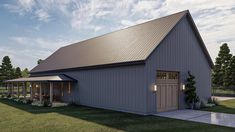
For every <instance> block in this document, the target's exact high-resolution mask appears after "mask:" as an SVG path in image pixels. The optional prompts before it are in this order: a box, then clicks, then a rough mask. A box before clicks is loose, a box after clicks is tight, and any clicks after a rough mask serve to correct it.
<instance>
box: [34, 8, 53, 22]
mask: <svg viewBox="0 0 235 132" xmlns="http://www.w3.org/2000/svg"><path fill="white" fill-rule="evenodd" d="M35 14H36V16H37V18H38V20H39V21H44V22H48V21H49V18H50V15H49V14H48V13H47V12H46V11H44V10H43V9H39V10H37V11H36V12H35Z"/></svg>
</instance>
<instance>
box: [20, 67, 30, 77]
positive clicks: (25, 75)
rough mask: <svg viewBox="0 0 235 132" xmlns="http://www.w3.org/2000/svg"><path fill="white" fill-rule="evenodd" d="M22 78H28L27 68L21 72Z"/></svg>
mask: <svg viewBox="0 0 235 132" xmlns="http://www.w3.org/2000/svg"><path fill="white" fill-rule="evenodd" d="M21 75H22V77H29V70H28V69H27V68H25V69H24V70H23V71H22V72H21Z"/></svg>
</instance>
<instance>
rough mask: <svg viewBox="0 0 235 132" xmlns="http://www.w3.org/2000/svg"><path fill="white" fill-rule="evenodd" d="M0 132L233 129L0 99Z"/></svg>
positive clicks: (222, 130)
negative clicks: (33, 104) (32, 104)
mask: <svg viewBox="0 0 235 132" xmlns="http://www.w3.org/2000/svg"><path fill="white" fill-rule="evenodd" d="M0 114H1V115H0V131H2V132H9V131H14V132H19V131H22V132H28V131H30V132H31V131H35V132H41V131H43V132H45V131H49V132H52V131H56V132H62V131H66V132H70V131H88V132H94V131H135V132H137V131H158V132H170V131H173V132H189V131H190V132H191V131H195V132H198V131H200V132H203V131H208V132H209V131H213V132H229V131H234V129H232V128H227V127H221V126H215V125H208V124H202V123H194V122H187V121H182V120H175V119H168V118H162V117H157V116H140V115H134V114H127V113H122V112H115V111H110V110H103V109H96V108H90V107H84V106H68V107H60V108H46V107H36V106H30V105H26V104H20V103H17V102H13V101H10V100H7V99H0Z"/></svg>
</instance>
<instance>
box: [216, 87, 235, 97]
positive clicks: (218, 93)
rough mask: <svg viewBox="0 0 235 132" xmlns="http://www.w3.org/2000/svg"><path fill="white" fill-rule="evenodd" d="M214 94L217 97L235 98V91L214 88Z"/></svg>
mask: <svg viewBox="0 0 235 132" xmlns="http://www.w3.org/2000/svg"><path fill="white" fill-rule="evenodd" d="M212 93H213V95H215V96H231V97H235V90H232V89H225V88H213V89H212Z"/></svg>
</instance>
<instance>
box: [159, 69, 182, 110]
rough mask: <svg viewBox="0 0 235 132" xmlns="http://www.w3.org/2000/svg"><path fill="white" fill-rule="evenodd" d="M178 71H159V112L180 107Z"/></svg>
mask: <svg viewBox="0 0 235 132" xmlns="http://www.w3.org/2000/svg"><path fill="white" fill-rule="evenodd" d="M178 90H179V74H178V72H162V71H158V72H157V112H163V111H170V110H175V109H178Z"/></svg>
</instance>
